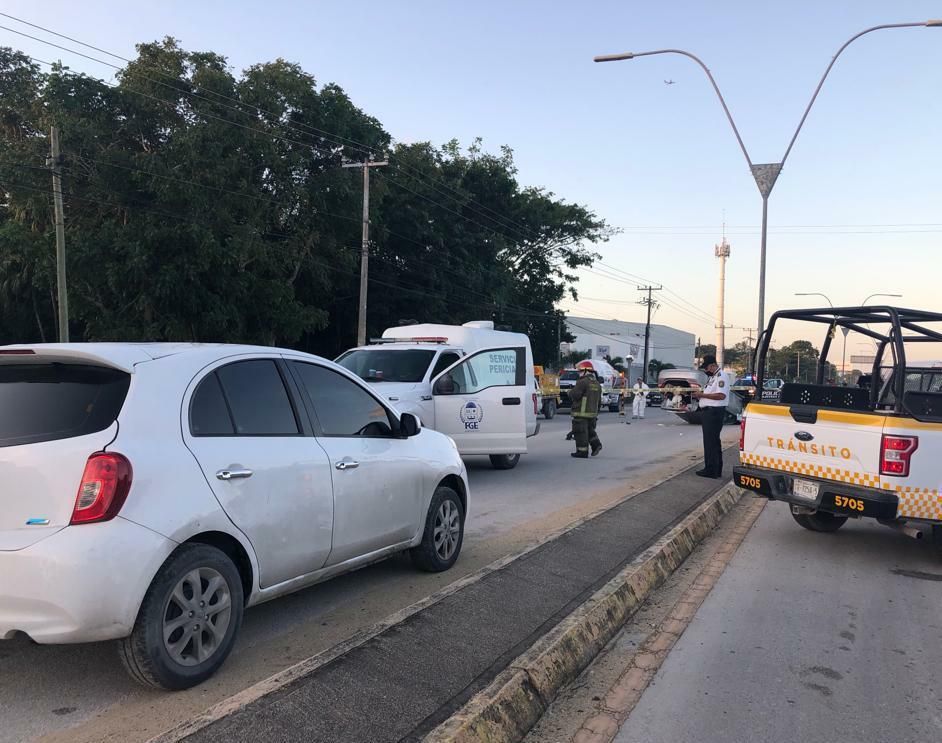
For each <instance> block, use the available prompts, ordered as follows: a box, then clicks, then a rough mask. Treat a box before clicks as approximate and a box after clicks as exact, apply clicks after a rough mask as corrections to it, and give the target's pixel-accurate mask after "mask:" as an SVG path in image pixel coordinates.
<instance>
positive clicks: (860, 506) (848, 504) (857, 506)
mask: <svg viewBox="0 0 942 743" xmlns="http://www.w3.org/2000/svg"><path fill="white" fill-rule="evenodd" d="M834 505H835V506H837V507H838V508H849V509H850V510H851V511H861V512H862V511H863V510H864V502H863V501H862V500H860V498H848V497H847V496H846V495H835V496H834Z"/></svg>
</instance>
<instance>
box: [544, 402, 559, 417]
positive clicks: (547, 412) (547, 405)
mask: <svg viewBox="0 0 942 743" xmlns="http://www.w3.org/2000/svg"><path fill="white" fill-rule="evenodd" d="M543 417H544V418H546V420H552V419H553V418H555V417H556V401H555V400H547V401H546V402H544V403H543Z"/></svg>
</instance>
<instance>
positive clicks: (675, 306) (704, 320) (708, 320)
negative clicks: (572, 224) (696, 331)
mask: <svg viewBox="0 0 942 743" xmlns="http://www.w3.org/2000/svg"><path fill="white" fill-rule="evenodd" d="M582 270H584V271H586V272H587V273H590V274H593V275H596V276H601V277H602V278H606V279H609V280H611V281H617V282H620V283H623V284H627V285H629V286H633V287H635V288H637V287H639V286H640V284H638V283H637V282H634V281H630V280H628V279H623V278H621V277H619V276H614V275H612V274H609V273H605V272H601V271H594V270H592V269H588V268H583V269H582ZM661 301H662V302H663V303H664V304H666V305H667V306H668V307H670V308H671V309H673V310H676V311H677V312H680V313H682V314H684V315H687V316H688V317H690V318H692V319H694V320H696V321H697V322H701V323H710V324H715V323H716V320H715V319H713V318H712V316H709V315H707V316H706V317H701V316H698V315H696V314H694V313H693V312H691V311H690V310H687V309H685V308H684V307H682V306H680V305H678V304H676V303H674V302H672V301H670V300H668V299H666V298H665V297H661ZM701 314H702V315H706V313H705V312H701Z"/></svg>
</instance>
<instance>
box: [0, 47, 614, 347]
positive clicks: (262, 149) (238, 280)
mask: <svg viewBox="0 0 942 743" xmlns="http://www.w3.org/2000/svg"><path fill="white" fill-rule="evenodd" d="M117 80H118V83H117V85H116V86H114V87H111V86H107V85H104V84H102V83H101V82H99V81H97V80H94V79H91V78H87V77H84V76H80V75H75V74H72V73H70V72H69V71H68V70H66V69H62V68H58V67H56V68H53V69H52V70H51V71H50V72H45V73H44V72H42V71H41V70H40V69H39V68H38V67H37V66H36V65H34V64H32V63H31V62H30V61H29V60H28V59H27V58H26V57H24V56H23V55H21V54H19V53H17V52H14V51H12V50H9V49H3V48H0V313H2V314H0V343H9V342H36V341H43V340H46V341H48V340H54V338H55V336H56V327H55V322H56V305H55V241H54V225H53V222H52V209H51V195H50V189H51V181H50V177H49V173H48V170H46V168H45V157H46V154H47V152H48V149H49V143H48V137H47V135H48V131H49V128H50V127H51V126H53V125H56V126H58V127H59V128H60V131H61V142H62V151H63V155H64V178H63V180H64V184H65V185H64V192H65V198H66V244H67V250H68V273H69V299H70V314H71V334H72V336H73V338H76V339H85V340H130V339H146V340H199V341H225V342H253V343H261V344H277V345H286V346H293V347H297V348H302V349H305V350H310V351H314V352H316V353H321V354H323V355H326V356H333V355H335V354H337V353H339V352H340V351H342V350H343V349H345V348H347V347H349V346H351V345H353V343H354V342H355V336H356V321H357V302H358V291H359V253H360V249H359V243H360V228H361V209H362V172H361V171H360V170H358V169H356V170H346V169H342V168H341V167H340V165H341V163H342V161H343V160H361V159H363V158H364V157H365V156H366V155H367V153H373V155H374V156H379V155H386V156H387V158H388V160H389V165H388V166H386V167H384V168H377V169H373V170H371V173H370V176H371V193H370V197H371V199H370V201H371V213H370V223H371V251H370V252H371V263H370V285H369V304H368V306H369V314H368V334H369V335H375V334H378V333H379V332H381V331H382V330H383V329H384V328H386V327H389V326H391V325H396V324H398V321H399V319H400V318H415V319H416V320H418V321H420V322H422V321H424V322H441V323H463V322H467V321H468V320H472V319H492V320H494V321H495V323H496V324H498V325H502V326H509V327H510V328H512V329H514V330H517V331H522V332H526V333H528V334H529V335H530V337H531V340H532V342H533V346H534V355H535V359H536V361H537V362H538V363H541V362H542V363H545V362H553V361H555V359H556V356H557V354H558V343H559V341H560V340H567V339H569V340H571V337H569V336H568V335H566V334H563V336H562V337H560V336H559V333H560V321H561V318H562V315H561V313H560V312H559V311H558V310H556V309H555V307H556V305H557V304H558V302H559V301H560V300H561V299H563V298H564V297H565V296H566V295H567V293H570V294H571V293H573V291H574V290H573V284H574V282H575V277H574V275H573V273H574V270H575V269H576V268H578V267H579V266H584V265H589V264H591V262H592V261H593V260H594V259H595V257H596V256H595V255H594V253H593V252H591V250H590V249H589V248H587V247H586V246H587V245H589V246H591V245H592V244H594V243H598V242H600V241H604V240H606V239H607V238H608V237H609V235H610V234H611V230H610V228H609V227H608V226H607V225H606V224H605V222H603V221H602V220H600V219H599V218H597V217H596V216H595V215H594V214H593V213H592V212H590V211H589V210H588V209H587V208H585V207H583V206H579V205H575V204H569V203H566V202H564V201H562V200H560V199H558V198H556V197H555V195H554V194H552V193H548V192H545V191H543V190H541V189H536V188H523V187H521V186H520V184H519V183H518V181H517V178H516V168H515V166H514V162H513V154H512V152H511V150H510V149H508V148H503V149H502V150H501V152H500V153H499V154H490V153H486V152H484V151H483V150H482V147H481V144H480V142H479V141H475V142H473V143H472V144H471V146H470V147H469V148H467V149H462V148H461V147H460V146H459V144H458V143H457V142H454V141H453V142H449V143H447V144H446V145H444V146H442V147H435V146H433V145H431V144H430V143H413V144H398V145H395V146H393V145H392V140H391V137H390V135H389V134H388V133H387V132H386V131H385V130H384V129H383V127H382V125H381V123H380V122H379V121H378V120H377V119H375V118H374V117H372V116H370V115H368V114H367V113H365V112H363V111H361V110H360V109H359V108H357V107H356V105H355V104H354V103H353V102H352V101H351V100H350V99H349V97H348V96H347V95H346V94H345V93H344V91H343V90H342V89H340V88H339V87H338V86H336V85H332V84H327V85H319V84H318V82H317V81H316V80H315V78H314V77H313V76H311V75H310V74H308V73H306V72H305V71H304V70H302V69H301V68H300V67H299V66H297V65H295V64H292V63H289V62H286V61H284V60H280V59H279V60H276V61H274V62H270V63H266V64H258V65H254V66H252V67H250V68H249V69H247V70H245V71H244V72H242V73H241V74H234V73H233V71H232V70H231V68H230V67H229V66H228V63H227V61H226V59H225V58H223V57H221V56H219V55H217V54H213V53H210V52H199V53H194V52H188V51H186V50H184V49H182V48H181V47H180V46H179V44H178V43H177V42H176V41H175V40H173V39H169V38H168V39H164V40H163V41H162V42H159V43H151V44H142V45H139V46H138V55H137V58H136V59H135V60H134V61H132V62H131V63H129V64H128V65H127V66H126V67H125V68H124V69H123V70H122V71H121V72H120V73H119V75H118V78H117ZM350 143H357V144H355V145H351V144H350Z"/></svg>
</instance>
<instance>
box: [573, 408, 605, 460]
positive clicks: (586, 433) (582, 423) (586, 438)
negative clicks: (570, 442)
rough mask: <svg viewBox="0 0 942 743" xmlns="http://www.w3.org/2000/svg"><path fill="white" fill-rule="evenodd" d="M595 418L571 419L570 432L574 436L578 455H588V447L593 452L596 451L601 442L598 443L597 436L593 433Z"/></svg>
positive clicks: (596, 420)
mask: <svg viewBox="0 0 942 743" xmlns="http://www.w3.org/2000/svg"><path fill="white" fill-rule="evenodd" d="M597 422H598V419H597V418H576V417H574V418H573V419H572V431H573V433H574V434H575V435H576V452H578V453H579V454H583V453H586V454H587V453H588V451H589V447H592V449H593V450H595V449H598V448H599V447H600V446H601V445H602V442H601V441H599V437H598V434H597V433H596V432H595V424H596V423H597Z"/></svg>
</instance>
